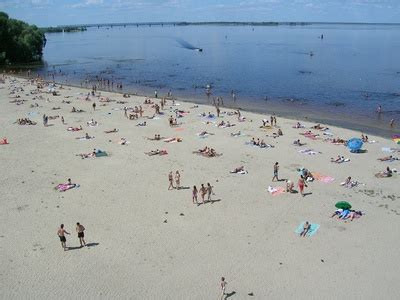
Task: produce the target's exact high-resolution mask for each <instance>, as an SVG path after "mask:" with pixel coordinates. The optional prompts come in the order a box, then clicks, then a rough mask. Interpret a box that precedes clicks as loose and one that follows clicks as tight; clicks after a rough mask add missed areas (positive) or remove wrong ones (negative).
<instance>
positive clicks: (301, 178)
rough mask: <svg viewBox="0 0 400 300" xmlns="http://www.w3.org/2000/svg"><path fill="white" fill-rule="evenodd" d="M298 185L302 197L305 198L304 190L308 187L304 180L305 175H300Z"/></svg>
mask: <svg viewBox="0 0 400 300" xmlns="http://www.w3.org/2000/svg"><path fill="white" fill-rule="evenodd" d="M297 185H298V187H299V191H300V195H301V196H303V197H304V194H303V190H304V186H305V187H307V184H306V182H305V180H304V177H303V175H300V178H299V181H298V183H297Z"/></svg>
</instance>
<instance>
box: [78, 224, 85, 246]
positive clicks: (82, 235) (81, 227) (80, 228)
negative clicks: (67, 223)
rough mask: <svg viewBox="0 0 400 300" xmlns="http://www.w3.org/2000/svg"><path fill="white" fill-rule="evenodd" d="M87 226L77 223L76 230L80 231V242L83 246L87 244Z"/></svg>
mask: <svg viewBox="0 0 400 300" xmlns="http://www.w3.org/2000/svg"><path fill="white" fill-rule="evenodd" d="M84 231H85V227H83V225H81V224H79V222H78V223H76V232H77V233H78V239H79V243H81V247H83V246H86V242H85V233H84Z"/></svg>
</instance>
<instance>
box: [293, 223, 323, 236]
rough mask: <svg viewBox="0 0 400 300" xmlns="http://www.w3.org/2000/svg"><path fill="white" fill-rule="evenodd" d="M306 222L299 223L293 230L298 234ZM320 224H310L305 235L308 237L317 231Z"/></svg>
mask: <svg viewBox="0 0 400 300" xmlns="http://www.w3.org/2000/svg"><path fill="white" fill-rule="evenodd" d="M305 223H306V222H303V223H301V224H300V225H299V226H298V227H297V228H296V230H295V231H294V232H295V233H297V234H300V233H301V232H302V231H303V228H304V224H305ZM319 227H320V225H319V224H311V227H310V230H309V231H308V232H307V234H306V236H308V237H310V236H313V235H314V234H316V233H317V231H318V229H319Z"/></svg>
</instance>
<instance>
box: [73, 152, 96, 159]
mask: <svg viewBox="0 0 400 300" xmlns="http://www.w3.org/2000/svg"><path fill="white" fill-rule="evenodd" d="M76 156H80V157H81V158H82V159H84V158H95V157H96V152H95V151H93V152H90V153H81V154H76Z"/></svg>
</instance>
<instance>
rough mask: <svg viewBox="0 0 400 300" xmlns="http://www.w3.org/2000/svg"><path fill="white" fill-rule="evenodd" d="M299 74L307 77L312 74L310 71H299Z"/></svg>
mask: <svg viewBox="0 0 400 300" xmlns="http://www.w3.org/2000/svg"><path fill="white" fill-rule="evenodd" d="M299 73H300V74H308V75H309V74H312V72H311V71H305V70H300V71H299Z"/></svg>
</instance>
